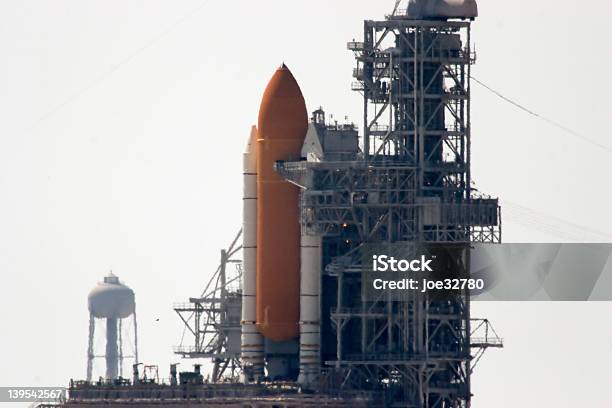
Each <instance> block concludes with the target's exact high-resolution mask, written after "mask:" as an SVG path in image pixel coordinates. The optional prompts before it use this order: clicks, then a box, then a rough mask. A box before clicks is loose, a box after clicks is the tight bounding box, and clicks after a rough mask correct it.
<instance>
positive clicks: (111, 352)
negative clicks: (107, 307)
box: [106, 318, 119, 380]
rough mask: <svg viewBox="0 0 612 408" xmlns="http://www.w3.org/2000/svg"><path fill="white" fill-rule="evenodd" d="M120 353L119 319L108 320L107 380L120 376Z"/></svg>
mask: <svg viewBox="0 0 612 408" xmlns="http://www.w3.org/2000/svg"><path fill="white" fill-rule="evenodd" d="M118 364H119V352H118V349H117V319H114V318H108V319H106V379H109V380H114V379H115V378H117V375H118Z"/></svg>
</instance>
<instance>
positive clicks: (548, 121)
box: [470, 75, 612, 153]
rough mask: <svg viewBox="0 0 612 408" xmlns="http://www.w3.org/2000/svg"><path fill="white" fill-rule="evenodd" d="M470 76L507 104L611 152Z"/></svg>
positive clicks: (609, 150)
mask: <svg viewBox="0 0 612 408" xmlns="http://www.w3.org/2000/svg"><path fill="white" fill-rule="evenodd" d="M470 78H471V79H473V80H474V81H475V82H476V83H477V84H479V85H480V86H482V87H483V88H485V89H487V90H488V91H489V92H491V93H493V94H495V95H497V96H498V97H499V98H501V99H503V100H504V101H506V102H508V103H509V104H511V105H513V106H515V107H517V108H518V109H520V110H522V111H523V112H526V113H528V114H529V115H531V116H534V117H536V118H538V119H541V120H543V121H544V122H547V123H548V124H549V125H552V126H554V127H556V128H558V129H561V130H563V131H564V132H566V133H568V134H570V135H572V136H574V137H577V138H579V139H582V140H583V141H585V142H587V143H590V144H592V145H594V146H597V147H599V148H600V149H603V150H606V151H608V152H611V153H612V147H609V146H606V145H603V144H601V143H599V142H596V141H595V140H592V139H589V138H587V137H585V136H582V135H581V134H580V133H578V132H576V131H574V130H572V129H570V128H568V127H566V126H563V125H562V124H560V123H559V122H556V121H554V120H552V119H549V118H547V117H545V116H542V115H540V114H539V113H536V112H534V111H532V110H530V109H527V108H526V107H524V106H523V105H521V104H519V103H518V102H515V101H513V100H512V99H510V98H508V97H506V96H504V95H503V94H501V93H500V92H498V91H496V90H495V89H493V88H491V87H490V86H488V85H487V84H485V83H483V82H482V81H480V80H478V79H477V78H474V77H473V76H471V75H470Z"/></svg>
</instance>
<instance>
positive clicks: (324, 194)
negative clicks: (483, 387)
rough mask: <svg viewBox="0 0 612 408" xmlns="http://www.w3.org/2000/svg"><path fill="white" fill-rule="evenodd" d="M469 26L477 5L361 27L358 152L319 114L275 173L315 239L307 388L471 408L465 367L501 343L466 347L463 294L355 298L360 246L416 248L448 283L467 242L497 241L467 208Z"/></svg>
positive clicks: (427, 5) (440, 7) (478, 207)
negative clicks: (317, 252) (313, 367)
mask: <svg viewBox="0 0 612 408" xmlns="http://www.w3.org/2000/svg"><path fill="white" fill-rule="evenodd" d="M475 17H476V4H475V2H474V1H454V0H453V1H444V0H440V1H431V2H422V1H411V2H410V4H409V6H408V8H407V9H406V8H404V9H401V10H398V11H396V12H394V14H393V15H391V16H388V17H387V18H386V19H385V20H383V21H365V22H364V38H363V41H352V42H350V43H349V44H348V48H349V50H351V51H353V52H354V53H355V57H356V61H357V66H356V68H355V69H354V72H353V75H354V77H355V82H354V83H353V84H352V88H353V90H355V91H358V92H359V93H360V94H361V95H362V96H363V102H364V103H363V115H364V116H363V119H364V122H363V138H362V140H361V149H360V150H359V151H358V150H357V149H356V148H355V146H356V144H357V143H356V141H357V140H358V136H357V130H356V128H355V127H351V126H348V127H347V126H338V125H337V124H334V125H329V124H326V122H325V118H324V114H323V112H322V111H317V112H315V114H314V115H313V119H312V123H311V125H310V130H309V137H307V140H306V144H305V149H307V148H308V146H309V145H310V146H313V148H312V149H311V150H310V151H305V152H303V154H302V156H304V157H305V158H307V161H301V162H278V163H277V164H276V170H277V171H278V172H279V173H280V174H281V175H282V176H283V177H285V178H286V179H287V180H289V181H291V182H293V183H294V184H296V185H298V186H299V187H300V188H301V189H302V193H301V204H300V205H301V219H300V222H301V225H302V233H303V234H306V235H311V236H319V237H322V256H321V259H322V265H321V274H320V275H321V276H320V279H321V281H320V282H321V284H320V288H321V292H320V331H321V334H320V340H321V343H320V351H319V361H320V367H319V369H320V371H319V374H318V377H319V378H318V381H311V384H315V383H316V384H321V383H325V382H327V383H328V384H329V386H330V387H335V388H341V389H344V390H355V391H371V392H373V393H379V394H380V398H381V399H382V400H384V401H386V403H389V404H395V405H397V406H407V407H419V408H421V407H468V406H469V405H470V398H471V387H470V375H471V372H472V369H473V367H472V366H471V363H472V360H473V359H474V357H475V356H479V355H480V352H481V351H482V349H485V348H487V347H498V346H500V345H501V344H500V343H499V342H498V341H496V340H495V341H493V340H489V339H484V340H479V341H478V342H477V343H475V342H472V341H471V338H472V336H473V328H472V323H473V321H472V319H471V316H470V300H469V294H468V291H467V290H457V291H454V292H452V293H451V296H449V297H445V298H444V299H439V298H431V297H430V296H429V295H428V294H411V295H409V296H410V297H409V298H408V299H406V300H404V301H401V302H398V301H393V300H390V299H388V298H384V299H382V298H381V299H378V300H372V299H366V298H365V297H364V296H363V295H362V296H359V294H360V293H362V289H363V288H362V281H361V276H362V272H363V271H364V270H365V269H366V268H367V267H369V265H364V264H363V263H362V257H363V255H364V251H365V250H366V247H367V246H368V245H376V246H377V247H378V248H383V250H384V248H388V250H389V251H392V250H393V248H397V247H398V246H399V247H401V248H404V250H405V252H406V253H410V251H412V250H415V248H427V250H428V252H429V253H433V254H436V256H437V258H438V259H439V261H440V265H442V266H443V268H444V269H445V270H444V271H443V272H444V273H448V274H451V275H453V276H455V275H459V274H465V273H468V271H469V264H470V256H469V250H468V249H469V246H470V244H471V243H476V242H479V243H499V242H501V219H500V208H499V205H498V200H497V199H495V198H490V197H482V196H478V195H477V194H476V191H475V190H474V189H472V180H471V172H470V163H471V154H470V143H471V137H472V135H471V126H470V67H471V65H472V64H473V63H474V62H475V53H474V52H473V50H472V48H471V38H470V26H471V20H472V19H473V18H475ZM313 133H314V134H316V135H317V136H316V137H313V136H312V134H313ZM326 146H328V148H327V149H326ZM330 149H331V150H330ZM483 325H485V326H486V325H488V322H487V321H479V323H478V324H475V325H474V326H475V327H482V326H483ZM306 386H308V384H306ZM395 405H394V406H395Z"/></svg>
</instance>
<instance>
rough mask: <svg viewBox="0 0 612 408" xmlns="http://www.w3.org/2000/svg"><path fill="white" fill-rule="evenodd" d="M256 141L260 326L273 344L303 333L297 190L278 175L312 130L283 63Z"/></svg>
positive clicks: (264, 107) (267, 97)
mask: <svg viewBox="0 0 612 408" xmlns="http://www.w3.org/2000/svg"><path fill="white" fill-rule="evenodd" d="M258 128H259V138H258V140H257V174H258V175H257V193H258V203H257V278H256V280H257V285H256V286H257V295H256V299H257V300H256V305H257V306H256V309H257V328H258V329H259V331H260V332H261V334H263V335H264V337H266V338H267V339H269V340H273V341H287V340H291V339H293V338H295V337H297V336H298V334H299V326H298V322H299V308H300V305H299V302H300V300H299V299H300V255H299V254H300V224H299V214H298V197H299V190H298V188H297V187H296V186H294V185H292V184H290V183H289V182H287V181H285V180H283V179H282V178H281V177H280V176H279V175H278V174H277V173H276V172H275V171H274V163H275V162H277V161H279V160H299V157H300V152H301V149H302V145H303V144H304V138H305V136H306V132H307V130H308V113H307V111H306V103H305V102H304V97H303V95H302V91H301V90H300V87H299V85H298V83H297V81H296V80H295V78H294V77H293V75H292V74H291V71H289V69H288V68H287V66H285V64H283V65H282V66H281V67H280V68H279V69H278V70H277V71H276V72H275V74H274V76H273V77H272V79H271V80H270V82H269V83H268V86H267V87H266V90H265V92H264V96H263V99H262V102H261V107H260V109H259V123H258Z"/></svg>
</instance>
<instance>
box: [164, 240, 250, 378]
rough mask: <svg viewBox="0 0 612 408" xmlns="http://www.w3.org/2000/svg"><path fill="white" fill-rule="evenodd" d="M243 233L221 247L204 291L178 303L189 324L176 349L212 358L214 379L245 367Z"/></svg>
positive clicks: (187, 354)
mask: <svg viewBox="0 0 612 408" xmlns="http://www.w3.org/2000/svg"><path fill="white" fill-rule="evenodd" d="M241 235H242V231H240V232H238V234H237V235H236V237H235V238H234V240H233V241H232V243H231V245H230V246H229V247H228V248H227V249H224V250H221V260H220V262H219V266H218V267H217V269H216V271H215V273H214V274H213V276H212V278H211V279H210V281H209V282H208V284H207V285H206V287H205V288H204V291H203V292H202V294H201V295H200V296H199V297H197V298H190V299H189V302H188V303H179V304H175V305H174V311H175V312H176V313H177V315H178V316H179V318H180V319H181V321H182V322H183V324H184V325H185V328H184V334H183V339H181V345H179V346H176V347H174V352H175V354H178V355H180V356H181V357H183V358H188V359H199V358H206V359H211V360H212V362H213V370H212V378H211V381H212V382H220V381H221V380H222V379H224V378H226V377H228V378H230V379H236V378H238V376H239V372H240V369H241V360H240V354H241V349H240V330H241V325H240V318H241V310H242V288H241V278H242V260H240V259H237V258H236V254H237V253H238V252H239V251H240V250H241V249H242V247H241V246H239V245H238V240H239V238H240V237H241ZM232 266H233V268H232ZM185 332H188V333H189V334H190V337H191V338H192V344H191V345H187V346H185V345H183V344H182V343H183V340H184V335H185Z"/></svg>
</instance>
